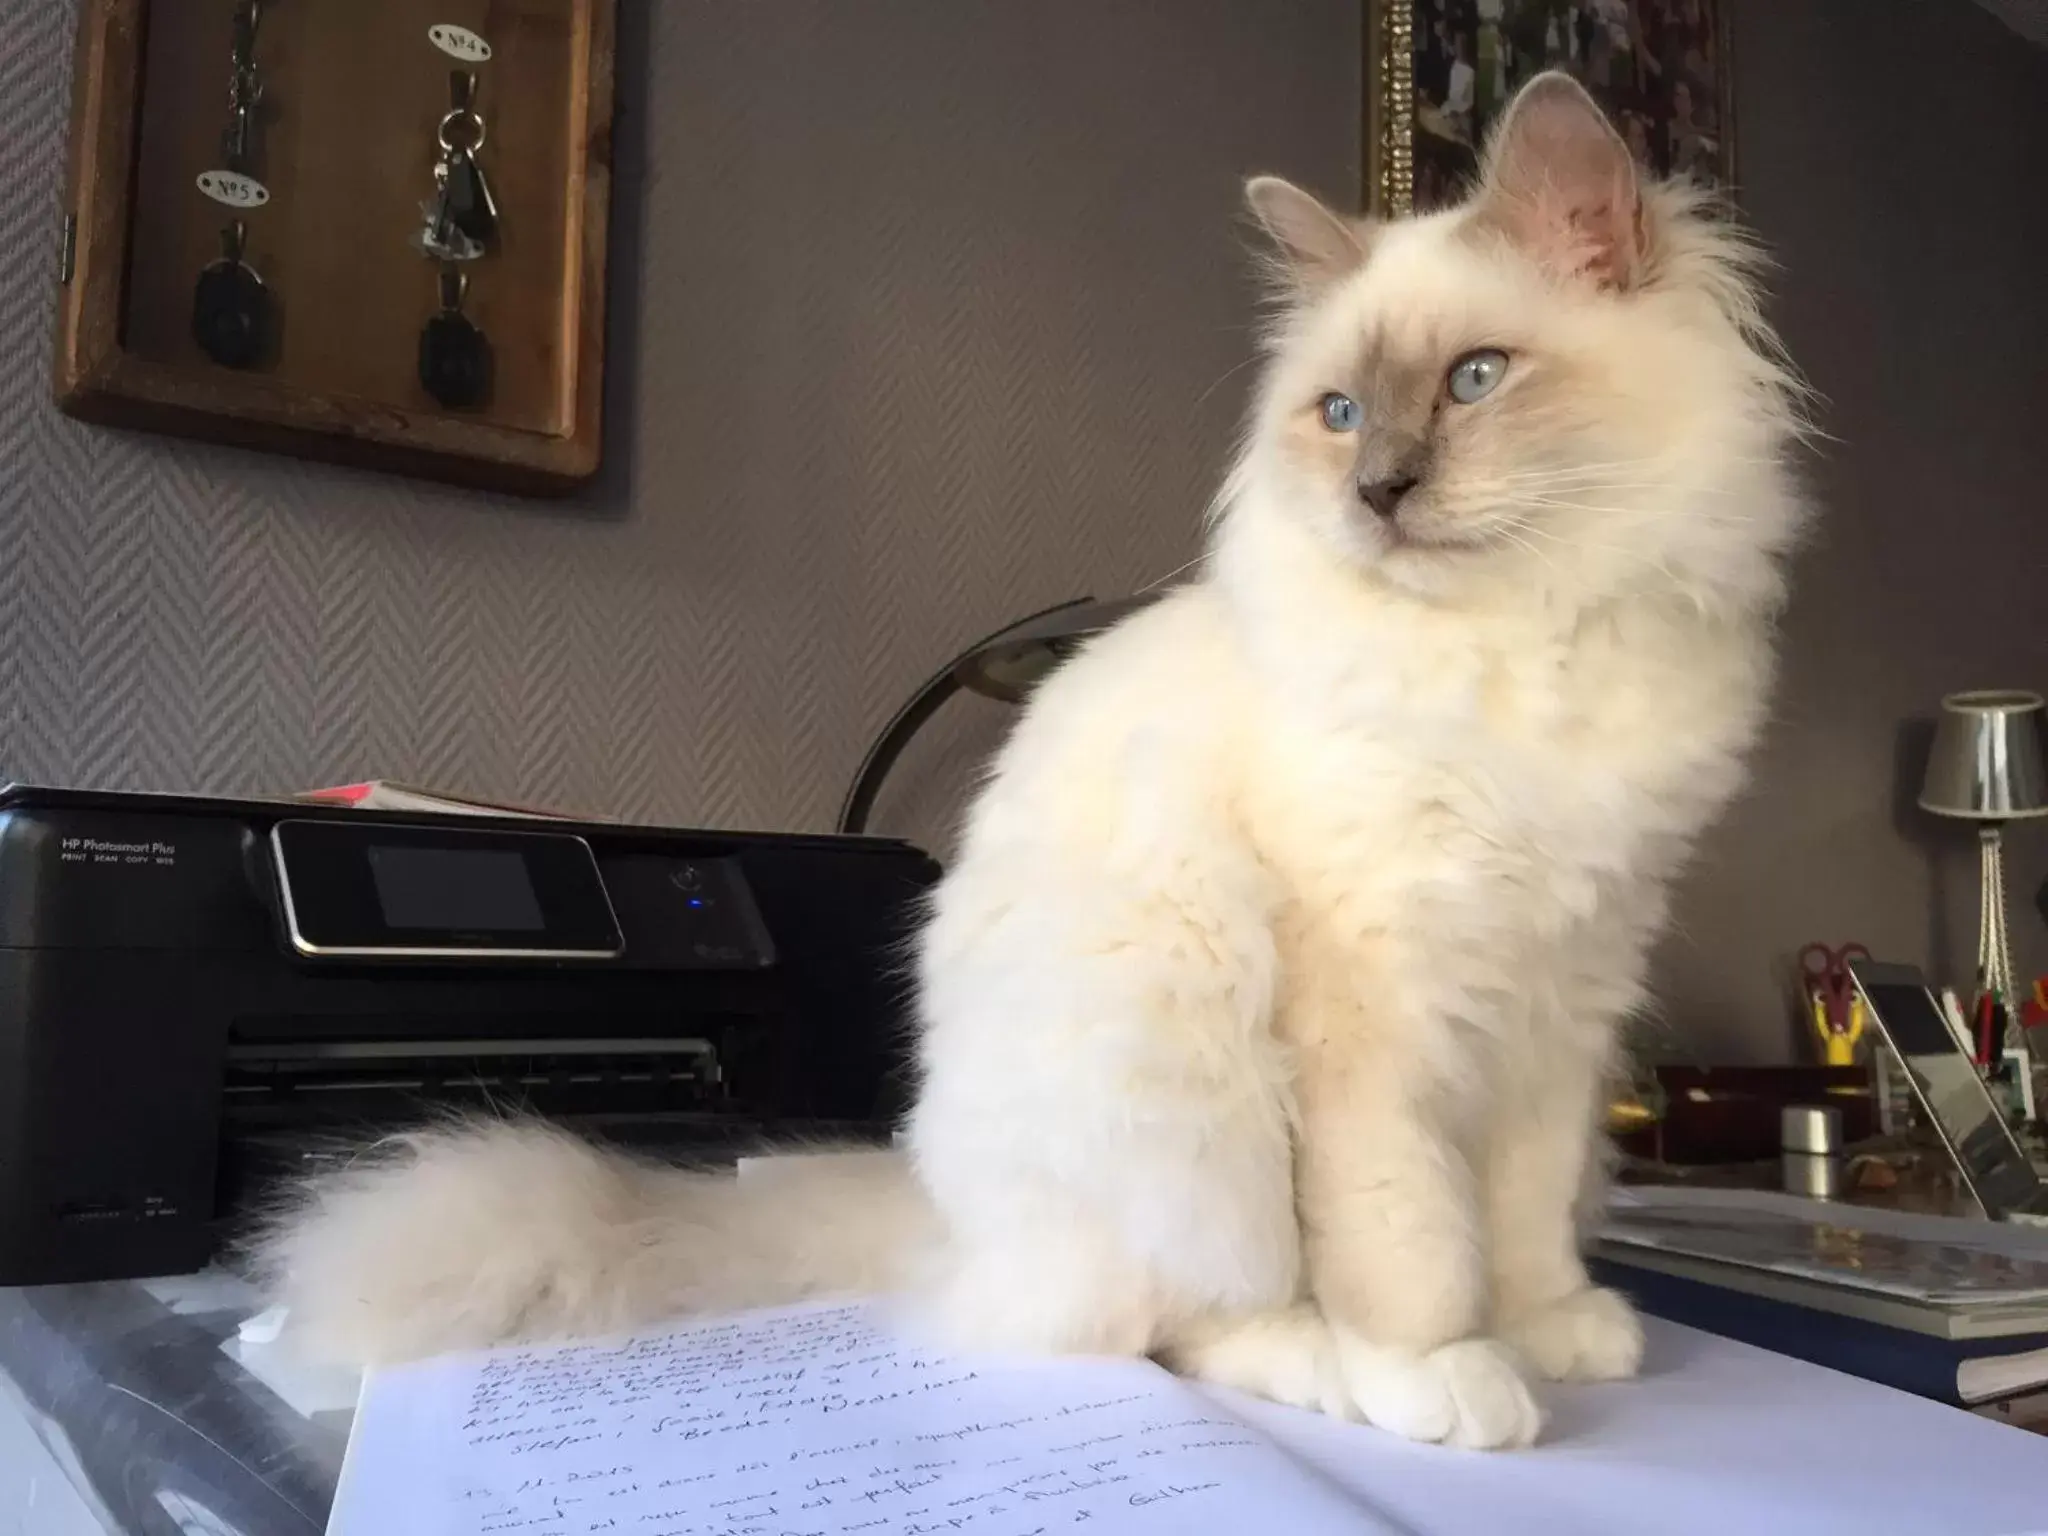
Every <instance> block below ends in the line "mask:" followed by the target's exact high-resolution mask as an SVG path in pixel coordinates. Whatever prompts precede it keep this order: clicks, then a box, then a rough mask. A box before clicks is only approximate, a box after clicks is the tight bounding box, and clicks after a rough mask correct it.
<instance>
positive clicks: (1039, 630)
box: [839, 592, 1163, 833]
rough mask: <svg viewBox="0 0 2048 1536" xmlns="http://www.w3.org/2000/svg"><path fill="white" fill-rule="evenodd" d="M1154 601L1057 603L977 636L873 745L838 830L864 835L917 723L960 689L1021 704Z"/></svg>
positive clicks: (1089, 599)
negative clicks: (1094, 638)
mask: <svg viewBox="0 0 2048 1536" xmlns="http://www.w3.org/2000/svg"><path fill="white" fill-rule="evenodd" d="M1162 595H1163V594H1161V593H1156V592H1155V593H1149V594H1142V595H1140V596H1137V597H1119V598H1114V599H1111V600H1109V601H1107V602H1097V601H1096V600H1095V599H1094V598H1092V597H1081V598H1075V599H1074V600H1073V601H1071V602H1065V603H1060V604H1058V605H1057V606H1055V607H1052V608H1047V609H1045V610H1044V611H1043V612H1041V613H1034V614H1032V615H1031V616H1030V617H1029V618H1025V619H1019V620H1018V621H1017V622H1016V623H1014V624H1011V625H1009V626H1007V627H1006V628H1003V629H999V630H997V631H996V632H995V633H994V634H992V635H987V636H984V637H983V638H982V639H980V640H977V641H975V642H974V644H973V645H970V646H969V647H968V648H967V649H966V650H964V651H962V652H961V653H960V654H959V655H958V656H955V657H954V658H953V659H952V660H951V661H949V662H947V663H946V664H945V666H943V667H941V668H940V669H939V670H938V671H937V672H935V673H933V674H932V676H931V677H930V678H929V679H928V680H927V681H926V682H925V685H924V686H923V687H922V688H920V689H918V690H917V692H916V693H914V694H912V695H911V696H910V699H909V701H908V702H907V703H905V704H904V706H903V707H902V708H901V709H899V710H897V711H896V715H895V718H893V719H892V720H890V722H889V723H888V725H887V726H886V727H884V728H883V731H882V734H881V735H880V736H878V737H876V738H875V744H874V745H873V746H871V747H869V748H868V754H867V756H866V757H865V758H864V759H862V761H861V765H860V772H859V773H857V774H856V775H854V780H853V788H852V789H850V790H848V791H847V795H846V803H845V804H844V805H843V806H841V807H840V811H839V830H840V831H841V832H848V833H853V832H863V831H865V830H867V824H868V813H869V812H870V811H872V810H873V809H874V806H875V796H876V795H877V794H878V793H880V791H881V788H882V781H883V780H884V779H886V778H887V777H888V776H889V770H890V769H891V768H892V767H894V766H895V763H896V759H897V758H898V757H900V756H901V755H902V753H903V749H904V748H905V747H907V746H909V745H910V740H911V738H912V737H913V736H915V735H916V734H917V733H918V731H919V730H921V729H922V728H923V726H924V723H925V721H927V720H929V719H931V717H932V716H933V715H935V714H937V713H938V711H939V706H940V705H942V704H944V703H945V702H946V700H948V699H950V698H951V697H952V696H953V695H954V694H956V693H958V692H959V691H960V690H961V689H962V688H965V689H967V690H968V691H969V692H970V693H978V694H980V695H981V696H982V697H983V698H989V699H998V700H1000V701H1001V702H1003V703H1005V704H1021V703H1023V702H1024V700H1025V698H1026V697H1028V696H1029V695H1030V692H1031V690H1032V689H1033V688H1034V687H1036V686H1037V684H1038V683H1039V681H1040V680H1041V679H1043V678H1044V677H1045V676H1046V674H1047V673H1049V672H1051V671H1052V669H1053V668H1054V667H1056V666H1058V665H1059V664H1060V663H1061V662H1062V661H1065V660H1066V659H1067V657H1068V656H1070V655H1072V654H1073V652H1074V650H1075V648H1076V647H1077V646H1078V645H1080V643H1081V642H1082V641H1083V640H1085V639H1087V638H1088V637H1089V636H1090V635H1094V634H1100V633H1101V632H1102V631H1103V630H1105V629H1108V628H1109V627H1110V626H1111V625H1112V624H1115V623H1116V622H1117V621H1118V620H1120V619H1123V618H1125V617H1127V616H1129V615H1130V614H1133V613H1136V612H1137V611H1138V610H1139V609H1140V608H1144V607H1147V606H1148V605H1150V604H1151V603H1153V602H1155V601H1156V600H1157V599H1158V598H1159V597H1160V596H1162Z"/></svg>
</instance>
